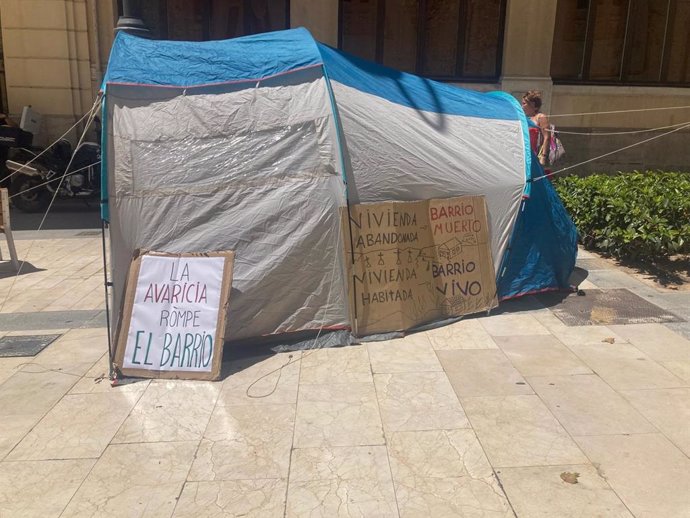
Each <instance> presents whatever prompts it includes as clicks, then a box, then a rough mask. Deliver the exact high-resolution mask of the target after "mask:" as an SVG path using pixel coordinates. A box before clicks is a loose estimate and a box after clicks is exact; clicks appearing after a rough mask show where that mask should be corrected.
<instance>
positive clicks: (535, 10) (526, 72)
mask: <svg viewBox="0 0 690 518" xmlns="http://www.w3.org/2000/svg"><path fill="white" fill-rule="evenodd" d="M556 5H557V1H556V0H508V6H507V12H506V26H505V39H504V43H503V71H502V72H503V73H502V77H501V89H502V90H504V91H507V92H510V93H512V94H513V95H515V96H516V97H518V98H519V97H521V96H522V94H523V93H524V92H526V91H527V90H541V91H542V97H543V107H542V111H544V112H546V113H548V112H549V111H550V109H551V91H552V87H553V82H552V81H551V49H552V46H553V34H554V28H555V24H556Z"/></svg>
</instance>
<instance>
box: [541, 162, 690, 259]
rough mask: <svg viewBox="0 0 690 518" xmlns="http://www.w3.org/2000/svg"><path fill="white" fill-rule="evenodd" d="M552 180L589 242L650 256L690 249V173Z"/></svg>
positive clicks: (618, 253) (623, 254)
mask: <svg viewBox="0 0 690 518" xmlns="http://www.w3.org/2000/svg"><path fill="white" fill-rule="evenodd" d="M554 186H555V187H556V190H557V191H558V194H559V195H560V197H561V199H562V200H563V204H564V205H565V207H566V208H567V209H568V212H570V215H571V216H572V218H573V221H574V222H575V225H576V226H577V228H578V231H579V233H580V241H581V243H582V244H583V245H584V246H585V248H588V249H594V250H598V251H600V252H603V253H605V254H609V255H612V256H614V257H619V258H627V259H642V260H647V261H652V260H654V259H656V258H660V257H667V256H669V255H672V254H679V253H689V252H690V174H687V173H670V172H660V171H658V172H657V171H647V172H644V173H640V172H637V171H635V172H634V173H619V174H617V175H613V176H611V175H604V174H594V175H591V176H586V177H579V176H567V177H564V178H558V179H556V180H554Z"/></svg>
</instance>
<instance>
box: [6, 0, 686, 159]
mask: <svg viewBox="0 0 690 518" xmlns="http://www.w3.org/2000/svg"><path fill="white" fill-rule="evenodd" d="M122 1H123V0H0V28H1V30H2V60H1V62H0V64H1V66H2V68H0V109H2V110H3V111H7V112H9V113H10V114H12V115H14V116H18V114H19V113H20V112H21V109H22V107H23V106H25V105H31V106H32V107H33V108H34V109H35V110H37V111H38V112H39V113H41V114H42V115H43V125H42V128H41V131H40V134H39V135H37V137H36V140H37V142H38V143H45V142H48V141H49V140H50V139H52V138H54V137H55V136H57V135H60V133H62V131H64V130H65V129H66V128H68V127H69V126H70V125H72V124H73V123H74V122H75V121H76V120H77V119H78V118H79V117H80V116H81V115H82V114H83V113H85V112H86V111H87V110H88V109H89V107H90V106H91V105H92V103H93V100H94V98H95V96H96V95H97V92H98V89H99V85H100V81H101V78H102V75H103V72H104V69H105V67H106V64H107V59H108V53H109V50H110V46H111V44H112V40H113V28H114V26H115V25H116V23H117V19H118V16H119V15H121V14H122V8H123V6H122ZM132 4H136V5H134V7H133V9H134V10H135V11H137V12H136V13H135V14H138V15H139V16H140V17H141V18H142V19H143V21H144V22H145V23H146V25H147V26H148V28H149V29H150V30H151V35H152V37H154V38H166V39H179V40H207V39H217V38H229V37H236V36H241V35H245V34H252V33H257V32H263V31H266V30H277V29H283V28H288V27H299V26H304V27H307V28H308V29H309V30H310V31H311V32H312V34H313V35H314V36H315V37H316V38H317V39H319V40H320V41H323V42H325V43H327V44H329V45H332V46H334V47H338V48H341V49H343V50H346V51H348V52H351V53H354V54H357V55H360V56H362V57H365V58H368V59H372V60H375V61H378V62H380V63H383V64H385V65H388V66H392V67H394V68H399V69H402V70H406V71H410V72H414V73H418V74H421V75H425V76H427V77H431V78H434V79H438V80H442V81H447V82H451V83H454V84H458V85H459V86H463V87H466V88H474V89H478V90H482V91H487V90H494V89H502V90H505V91H509V92H511V93H513V94H515V95H516V96H518V97H519V96H520V95H521V94H522V93H523V92H524V91H526V90H528V89H538V90H541V91H542V92H543V97H544V101H545V102H544V111H545V112H546V113H550V114H554V115H563V114H582V113H590V112H597V113H599V112H602V111H614V112H623V113H611V114H601V113H599V114H597V115H577V116H568V117H562V116H561V117H553V119H552V122H554V123H555V124H556V125H557V126H558V128H559V129H561V130H563V131H564V134H563V135H562V140H563V142H564V144H565V145H566V149H567V151H568V154H567V157H568V163H577V162H580V161H584V160H587V159H588V158H592V157H595V156H599V155H602V154H605V153H608V152H610V151H613V150H616V149H619V148H623V147H625V146H628V145H631V144H634V143H636V142H640V141H642V140H645V139H648V138H650V137H652V136H655V135H659V134H660V133H663V132H664V131H657V132H648V133H644V132H640V133H635V134H617V135H611V134H610V133H620V132H625V131H636V130H645V129H650V128H659V127H662V126H669V129H668V130H667V131H670V130H672V129H675V128H676V127H678V126H674V125H679V124H682V123H683V122H685V121H688V122H690V108H675V109H668V110H650V111H634V112H629V111H628V110H644V109H648V108H649V109H651V108H659V107H685V106H690V88H688V87H689V86H690V45H689V44H688V43H690V42H688V38H689V37H688V35H687V34H688V33H687V30H686V27H687V25H688V22H690V0H663V1H657V0H140V1H139V2H136V1H135V0H130V1H129V4H128V5H129V6H131V5H132ZM565 131H575V132H583V133H598V134H596V135H570V134H565ZM688 135H689V131H686V130H682V131H678V132H675V133H673V134H670V135H668V136H665V137H663V138H659V139H658V140H655V141H653V142H649V143H647V144H645V145H641V146H635V147H632V148H631V149H629V150H626V151H622V152H620V153H616V154H613V155H611V156H609V157H605V158H603V159H601V160H598V161H597V162H595V163H593V164H591V165H588V166H583V167H581V168H579V169H580V170H612V169H623V170H630V169H640V168H665V169H683V170H688V169H690V146H688V145H687V140H688Z"/></svg>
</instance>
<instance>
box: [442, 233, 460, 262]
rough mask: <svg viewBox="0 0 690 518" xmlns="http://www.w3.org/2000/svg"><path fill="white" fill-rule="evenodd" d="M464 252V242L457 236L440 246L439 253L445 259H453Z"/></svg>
mask: <svg viewBox="0 0 690 518" xmlns="http://www.w3.org/2000/svg"><path fill="white" fill-rule="evenodd" d="M460 253H462V243H460V241H458V240H457V239H456V238H453V239H451V240H450V241H446V242H445V243H443V244H442V245H440V246H439V247H438V255H439V256H440V257H443V258H444V259H452V258H453V257H455V256H456V255H458V254H460Z"/></svg>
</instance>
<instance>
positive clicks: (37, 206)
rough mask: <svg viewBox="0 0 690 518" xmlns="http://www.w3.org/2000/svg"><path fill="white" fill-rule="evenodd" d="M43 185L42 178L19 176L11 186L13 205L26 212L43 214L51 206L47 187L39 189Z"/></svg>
mask: <svg viewBox="0 0 690 518" xmlns="http://www.w3.org/2000/svg"><path fill="white" fill-rule="evenodd" d="M41 183H43V182H42V181H41V179H40V178H38V177H34V176H27V175H19V176H18V177H17V178H15V179H14V180H13V181H12V184H11V185H10V197H11V198H12V203H13V204H14V206H15V207H17V208H18V209H19V210H21V211H24V212H42V211H44V210H45V209H46V208H48V205H50V192H49V191H48V190H47V189H46V188H45V186H41V187H37V186H38V185H40V184H41Z"/></svg>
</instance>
